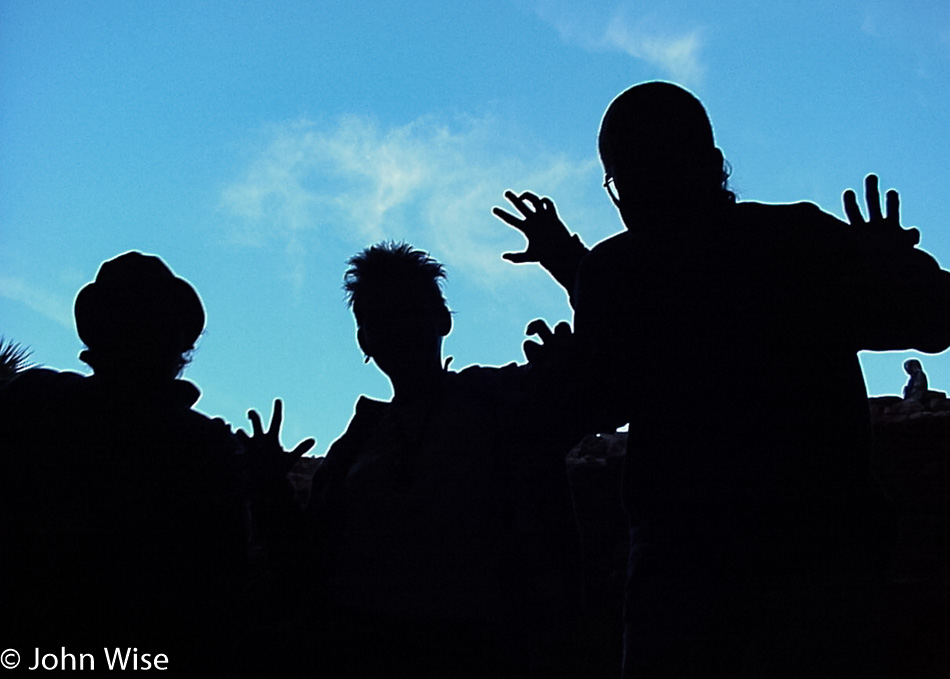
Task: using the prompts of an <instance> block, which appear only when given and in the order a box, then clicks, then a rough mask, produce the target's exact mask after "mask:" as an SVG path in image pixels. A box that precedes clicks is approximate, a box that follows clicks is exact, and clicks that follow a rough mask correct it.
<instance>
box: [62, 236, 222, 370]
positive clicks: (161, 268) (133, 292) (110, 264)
mask: <svg viewBox="0 0 950 679" xmlns="http://www.w3.org/2000/svg"><path fill="white" fill-rule="evenodd" d="M75 316H76V330H77V331H78V332H79V338H80V339H81V340H82V341H83V342H84V343H85V345H86V347H88V350H87V351H84V352H83V353H82V354H81V355H80V358H82V360H84V361H85V362H86V363H88V364H89V365H91V366H92V367H93V369H94V370H95V371H96V374H97V375H99V374H105V375H110V376H121V377H123V378H124V379H128V380H132V381H134V380H137V379H144V380H150V381H154V380H166V379H174V378H175V376H177V375H178V374H180V373H181V371H182V370H183V369H184V367H185V365H187V363H188V354H189V352H190V351H191V350H192V349H194V344H195V341H196V340H197V339H198V336H199V335H200V334H201V331H202V330H203V329H204V323H205V313H204V308H203V307H202V305H201V299H200V298H199V297H198V293H197V292H195V289H194V288H193V287H191V285H190V284H189V283H188V282H187V281H185V280H184V279H182V278H178V277H176V276H175V275H174V274H173V273H172V272H171V270H170V269H169V268H168V267H167V266H166V265H165V263H164V262H163V261H162V260H161V259H159V258H158V257H155V256H153V255H143V254H142V253H141V252H126V253H125V254H122V255H119V256H118V257H116V258H114V259H111V260H109V261H107V262H104V263H103V264H102V266H100V267H99V273H98V274H97V275H96V280H95V281H93V282H92V283H89V284H88V285H87V286H85V287H84V288H83V289H82V290H80V291H79V294H78V295H77V296H76V305H75Z"/></svg>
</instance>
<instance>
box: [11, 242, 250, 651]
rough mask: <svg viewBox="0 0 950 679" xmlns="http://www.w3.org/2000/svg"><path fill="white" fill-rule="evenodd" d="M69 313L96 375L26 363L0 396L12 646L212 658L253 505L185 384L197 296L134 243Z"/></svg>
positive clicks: (224, 438) (231, 614)
mask: <svg viewBox="0 0 950 679" xmlns="http://www.w3.org/2000/svg"><path fill="white" fill-rule="evenodd" d="M75 317H76V327H77V330H78V333H79V337H80V339H82V341H83V342H84V343H85V345H86V348H85V350H83V351H82V353H81V354H80V358H81V359H82V360H83V361H84V362H86V363H88V364H89V365H90V366H92V368H93V375H92V376H83V375H80V374H78V373H72V372H56V371H52V370H47V369H30V370H27V371H25V372H23V373H21V374H20V375H18V376H17V377H16V378H15V379H13V380H12V381H11V382H10V383H9V384H8V385H7V386H6V387H5V388H4V389H3V390H2V391H0V412H2V414H3V422H2V425H0V427H2V440H3V442H4V453H3V456H2V459H0V485H2V488H0V503H2V511H0V516H2V541H3V544H2V547H3V556H2V578H3V583H2V596H3V602H2V606H3V622H4V624H5V626H6V627H8V628H13V629H6V630H4V633H5V636H4V639H5V642H4V643H9V642H11V641H13V640H21V641H22V642H24V643H27V644H32V645H35V646H42V645H44V644H46V645H50V646H51V647H55V648H59V647H61V646H63V647H66V648H67V649H71V648H74V649H75V650H76V651H84V652H85V651H96V652H98V648H99V647H102V646H103V645H105V646H109V647H112V646H123V647H124V646H132V647H137V648H138V649H139V650H140V651H141V652H149V653H153V654H155V653H164V654H166V655H167V656H168V658H169V663H170V664H169V666H178V667H186V666H189V665H191V664H193V663H195V662H199V661H202V660H204V661H207V662H219V661H220V658H217V659H215V658H213V656H214V653H215V651H216V650H220V649H222V648H224V647H226V646H227V644H229V643H231V642H230V637H231V636H232V635H233V633H234V631H235V630H234V628H233V626H232V623H233V621H234V620H237V619H238V618H237V617H236V616H235V613H236V611H237V609H236V608H235V606H236V602H237V601H238V599H239V595H240V594H241V587H242V584H243V582H242V578H243V574H244V566H245V558H246V549H247V527H246V506H245V500H244V497H243V490H242V486H241V483H242V482H241V470H240V466H239V456H238V453H239V450H240V446H239V444H238V442H237V439H236V438H235V437H234V436H233V435H232V433H231V431H230V429H229V427H228V426H227V425H226V424H225V423H224V422H223V421H221V420H212V419H210V418H208V417H206V416H205V415H202V414H201V413H198V412H196V411H195V410H193V409H192V406H193V405H194V403H195V401H197V399H198V397H199V392H198V389H197V388H196V387H195V386H194V385H193V384H191V383H190V382H186V381H184V380H181V379H178V377H179V376H180V374H181V373H182V371H183V369H184V367H185V365H187V363H188V360H189V356H190V352H191V351H192V349H193V348H194V345H195V341H196V340H197V339H198V336H199V335H200V334H201V332H202V329H203V328H204V323H205V313H204V309H203V307H202V304H201V300H200V299H199V297H198V294H197V293H196V292H195V290H194V288H192V286H191V285H190V284H189V283H188V282H187V281H185V280H184V279H182V278H178V277H176V276H175V275H174V274H173V273H172V272H171V270H170V269H169V268H168V267H167V266H166V265H165V263H164V262H163V261H162V260H161V259H159V258H158V257H155V256H151V255H145V254H142V253H139V252H127V253H125V254H122V255H120V256H118V257H116V258H114V259H112V260H109V261H107V262H104V263H103V264H102V266H101V267H100V269H99V273H98V275H97V276H96V279H95V281H93V282H92V283H90V284H88V285H87V286H85V287H84V288H83V289H82V290H81V291H80V292H79V294H78V296H77V297H76V302H75ZM84 645H85V646H84Z"/></svg>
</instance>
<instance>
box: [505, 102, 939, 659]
mask: <svg viewBox="0 0 950 679" xmlns="http://www.w3.org/2000/svg"><path fill="white" fill-rule="evenodd" d="M599 149H600V155H601V160H602V162H603V165H604V169H605V172H606V177H605V179H606V181H605V187H606V188H607V190H608V192H609V193H610V197H611V199H612V201H613V202H614V203H615V205H616V206H617V208H618V210H619V212H620V215H621V217H622V219H623V222H624V225H625V226H626V228H627V231H626V232H625V233H622V234H619V235H617V236H614V237H612V238H610V239H608V240H607V241H605V242H603V243H600V244H599V245H597V246H596V247H595V248H594V249H593V250H592V251H591V252H590V254H589V255H588V256H587V257H586V258H585V259H584V261H583V263H582V265H581V269H580V271H579V273H578V277H577V284H576V290H575V295H574V298H573V302H574V305H575V330H576V333H577V336H578V339H579V340H581V341H582V342H586V343H588V344H589V346H590V349H591V351H592V353H593V357H594V363H595V364H596V365H599V366H600V370H599V383H600V384H601V385H602V386H603V389H602V390H601V393H602V394H604V395H605V396H606V397H607V403H606V404H605V408H607V409H608V410H619V412H621V413H622V417H623V419H625V420H627V421H629V423H630V429H629V438H628V447H627V454H626V457H625V468H624V503H625V509H626V511H627V513H628V515H629V518H630V526H631V555H630V564H629V580H628V588H627V598H626V604H625V619H626V629H625V658H624V673H625V676H626V677H641V676H642V677H658V676H663V677H667V676H670V677H698V676H722V677H740V676H768V677H776V676H793V677H799V676H808V677H817V676H822V677H826V676H833V677H841V676H862V677H866V676H875V675H876V673H880V672H882V671H883V670H884V669H885V668H886V667H885V664H884V663H883V662H882V661H881V660H882V659H881V657H880V655H879V652H880V650H881V648H882V646H883V641H882V639H881V638H880V636H879V630H877V629H875V626H874V623H875V622H879V620H876V619H875V616H877V615H879V613H880V612H879V610H875V605H876V603H877V602H878V601H879V596H878V595H879V594H880V590H879V588H878V589H875V585H879V584H880V577H881V575H882V563H881V561H882V560H883V559H884V558H886V556H887V551H888V549H889V540H890V536H889V532H888V530H889V522H888V518H887V516H888V515H887V511H886V509H885V508H884V507H882V506H881V504H880V503H879V501H878V500H877V497H876V495H875V494H874V492H873V490H872V486H871V482H870V478H869V477H870V473H869V451H870V446H869V438H870V424H869V416H868V406H867V394H866V390H865V387H864V381H863V376H862V374H861V369H860V366H859V363H858V360H857V356H856V353H857V352H858V351H859V350H862V349H868V350H892V349H909V348H915V349H918V350H920V351H925V352H937V351H942V350H943V349H944V348H946V347H947V346H948V344H950V324H948V318H950V317H948V315H947V313H946V310H947V308H948V304H950V276H948V274H947V273H946V272H944V271H941V270H940V268H939V267H938V265H937V264H936V262H935V261H934V260H933V259H932V258H931V257H929V256H928V255H927V254H925V253H924V252H922V251H920V250H918V249H916V248H915V247H914V246H915V245H916V243H917V240H918V234H917V232H916V231H914V230H910V231H905V230H903V229H901V228H900V224H899V219H898V196H897V193H896V192H893V191H891V192H889V193H888V196H887V214H886V216H884V215H882V213H881V208H880V203H879V197H878V190H877V178H876V177H874V176H873V175H872V176H869V177H868V180H867V185H866V190H867V198H868V209H869V219H868V221H867V222H865V220H864V218H863V217H862V215H861V212H860V210H859V208H858V206H857V202H856V199H855V196H854V194H853V192H850V191H849V192H846V194H845V196H844V202H845V211H846V213H847V215H848V218H849V221H850V222H851V224H850V225H848V224H845V223H843V222H841V221H839V220H837V219H835V218H834V217H832V216H831V215H828V214H826V213H824V212H822V211H821V210H819V209H818V208H817V207H816V206H815V205H812V204H808V203H799V204H795V205H765V204H758V203H749V202H736V200H735V196H734V195H733V194H732V192H731V191H729V189H728V186H727V182H726V179H727V176H728V173H727V171H726V169H725V164H724V161H723V156H722V153H721V152H720V150H719V149H718V148H716V146H715V143H714V141H713V134H712V128H711V126H710V123H709V120H708V118H707V116H706V112H705V110H704V109H703V106H702V104H700V102H699V101H698V100H697V99H696V98H695V97H693V96H692V95H691V94H689V93H688V92H686V91H685V90H683V89H681V88H679V87H677V86H675V85H671V84H667V83H646V84H642V85H638V86H636V87H633V88H631V89H629V90H627V91H626V92H624V93H623V94H621V95H620V96H618V97H617V98H616V99H615V100H614V101H613V103H611V105H610V107H609V108H608V109H607V112H606V113H605V115H604V119H603V122H602V125H601V130H600V138H599ZM509 200H512V202H513V204H514V205H515V207H516V208H518V210H519V212H521V214H522V216H523V217H524V220H520V219H518V218H517V217H515V216H513V215H507V218H505V216H504V215H505V214H506V213H503V212H502V211H500V210H499V211H496V214H498V215H499V216H501V217H502V218H503V219H505V221H506V222H507V223H509V224H512V225H514V226H516V227H518V228H519V229H521V230H522V231H523V232H525V233H526V235H528V236H529V238H532V236H536V237H538V238H548V235H546V233H545V229H546V228H547V229H554V230H555V231H557V230H563V225H562V224H561V223H560V221H559V220H558V219H557V216H556V214H555V213H554V208H553V204H552V203H550V201H547V203H544V202H543V200H547V199H543V200H542V199H540V198H538V197H537V196H534V194H522V195H521V196H520V197H517V196H514V194H511V195H510V196H509ZM499 213H501V214H499ZM556 238H557V239H558V240H560V241H562V242H563V241H564V235H563V234H560V235H558V236H556ZM530 249H531V247H530V246H529V251H530ZM548 268H549V269H550V268H551V267H548ZM908 319H910V320H908Z"/></svg>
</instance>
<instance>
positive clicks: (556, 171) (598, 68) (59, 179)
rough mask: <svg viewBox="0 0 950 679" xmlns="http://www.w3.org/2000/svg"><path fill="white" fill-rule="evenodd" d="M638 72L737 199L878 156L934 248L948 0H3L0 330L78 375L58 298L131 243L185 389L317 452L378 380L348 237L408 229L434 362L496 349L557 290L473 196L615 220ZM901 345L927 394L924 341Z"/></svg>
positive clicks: (942, 366)
mask: <svg viewBox="0 0 950 679" xmlns="http://www.w3.org/2000/svg"><path fill="white" fill-rule="evenodd" d="M581 5H583V6H582V7H581ZM654 79H664V80H673V81H676V82H679V83H681V84H683V85H685V86H687V87H689V88H690V89H692V90H693V91H694V92H695V93H696V94H697V95H698V96H699V97H700V98H701V99H702V100H703V102H704V103H705V104H706V106H707V109H708V110H709V113H710V115H711V118H712V120H713V124H714V127H715V133H716V138H717V143H718V144H719V146H720V147H721V148H722V149H723V151H724V153H725V155H726V157H727V158H728V159H729V160H730V162H731V163H732V166H733V185H734V188H735V189H736V190H737V191H738V193H739V194H740V197H741V198H743V199H747V200H760V201H766V202H794V201H799V200H809V201H813V202H815V203H817V204H819V205H821V206H822V207H823V208H824V209H825V210H827V211H829V212H832V213H834V214H837V215H839V216H841V215H842V214H843V213H842V209H841V201H840V195H841V191H842V190H844V189H846V188H849V187H852V188H860V187H861V184H862V181H863V177H864V175H865V174H867V173H868V172H872V171H873V172H877V173H878V174H880V176H881V179H882V183H883V184H884V186H885V188H889V187H894V188H897V189H899V190H900V192H901V198H902V214H903V223H904V224H905V225H907V226H911V225H914V226H917V227H919V228H920V230H921V232H922V242H921V246H922V247H923V248H924V249H926V250H927V251H929V252H930V253H932V254H933V255H934V256H935V257H936V258H937V259H938V261H940V262H941V263H942V264H943V265H944V266H950V229H948V226H950V225H948V216H950V191H948V187H950V168H948V163H947V159H948V158H950V133H948V130H950V94H948V93H950V5H947V4H946V3H937V2H932V1H929V0H927V1H924V0H921V1H914V2H911V1H906V2H857V1H847V0H845V1H842V2H835V3H826V2H802V1H801V0H798V1H796V2H790V1H789V2H786V1H785V0H778V1H776V2H769V3H762V2H754V1H752V0H750V1H748V2H722V1H719V2H703V1H696V0H693V1H690V2H686V1H684V2H652V3H643V2H616V1H607V0H593V1H591V2H585V3H574V2H568V1H563V2H562V1H560V0H540V1H536V2H534V1H530V0H483V1H481V2H478V3H474V2H473V3H445V2H434V1H432V2H422V1H412V0H406V1H404V2H401V3H389V2H372V1H369V2H363V3H352V2H343V1H340V2H338V1H336V0H324V1H322V2H312V3H311V2H290V1H287V2H280V3H274V2H271V1H269V0H261V1H258V0H247V1H243V2H237V1H235V2H197V1H191V2H175V1H174V0H165V1H163V2H145V1H143V2H125V1H123V2H112V1H109V0H97V1H90V2H82V1H80V0H72V1H71V2H51V1H48V0H4V2H2V3H0V333H2V334H3V335H4V336H5V337H7V338H9V339H13V340H16V341H18V342H21V343H23V344H25V345H28V346H29V347H31V348H32V350H33V358H34V360H35V361H37V362H39V363H41V364H44V365H47V366H50V367H55V368H59V369H65V370H78V371H81V372H85V371H86V367H85V366H84V364H82V363H81V362H79V360H78V358H77V356H78V354H79V351H80V350H81V348H82V347H81V344H80V343H79V340H78V338H77V337H76V334H75V328H74V325H73V321H72V312H71V309H72V301H73V299H74V297H75V294H76V292H77V291H78V290H79V289H80V287H82V285H84V284H85V283H86V282H88V281H90V280H92V279H93V278H94V276H95V273H96V271H97V269H98V266H99V264H100V263H101V262H102V261H103V260H106V259H109V258H111V257H113V256H115V255H117V254H119V253H121V252H124V251H126V250H130V249H138V250H142V251H146V252H151V253H155V254H158V255H160V256H162V257H163V258H164V259H165V260H166V261H167V262H168V264H169V265H170V266H171V267H172V268H173V269H174V270H175V272H176V273H177V274H179V275H181V276H183V277H185V278H187V279H188V280H190V281H191V282H192V283H193V284H194V285H195V287H196V288H197V289H198V291H199V293H200V294H201V296H202V298H203V300H204V304H205V307H206V310H207V314H208V326H207V329H206V332H205V334H204V336H203V337H202V339H201V341H200V344H199V349H198V351H197V353H196V355H195V359H194V363H193V364H192V366H191V367H190V368H189V370H188V372H187V377H188V378H189V379H192V380H194V381H195V382H196V383H197V384H198V385H199V386H200V387H201V389H202V391H203V396H202V399H201V400H200V401H199V404H198V408H199V409H200V410H202V411H203V412H206V413H208V414H211V415H215V416H222V417H224V418H225V419H227V420H228V421H230V422H232V423H235V424H237V425H243V424H244V422H245V421H246V420H245V416H244V413H245V412H246V410H247V408H249V407H256V408H259V409H264V410H266V411H267V412H268V413H269V411H270V403H271V401H272V399H273V398H274V397H277V396H280V397H283V398H284V399H285V401H286V404H287V413H286V418H287V421H286V425H285V435H284V440H285V443H288V444H289V443H293V442H296V441H297V440H298V439H300V438H302V437H304V436H315V437H317V438H318V440H319V441H318V444H317V447H316V449H315V450H316V452H318V453H322V452H324V451H325V450H326V447H327V446H328V445H329V443H330V442H331V441H332V440H333V439H334V438H335V437H336V436H338V435H339V434H340V433H341V432H342V431H343V430H344V428H345V426H346V423H347V421H348V420H349V417H350V414H351V412H352V406H353V403H354V402H355V400H356V398H357V397H358V396H359V394H368V395H371V396H375V397H378V398H387V397H388V396H389V387H388V383H387V382H386V380H385V378H384V377H383V376H381V375H380V374H379V372H378V371H377V370H376V368H375V367H374V366H373V365H372V364H370V365H364V364H363V362H362V356H361V354H360V351H359V349H358V348H357V346H356V342H355V329H354V325H353V320H352V317H351V314H350V313H349V311H348V310H347V309H346V308H345V306H344V304H343V296H342V291H341V287H340V285H341V280H342V275H343V272H344V270H345V268H346V260H347V258H348V257H350V256H351V255H352V254H354V253H355V252H357V251H358V250H359V249H361V248H362V247H364V246H365V245H368V244H370V243H372V242H374V241H377V240H380V239H384V238H385V239H390V238H391V239H404V240H407V241H409V242H410V243H412V244H414V245H416V246H417V247H420V248H423V249H426V250H429V251H431V252H432V254H433V255H434V256H435V257H437V258H439V259H440V260H441V261H443V262H444V263H445V265H446V267H447V269H448V271H449V279H448V283H447V286H446V294H447V298H448V300H449V303H450V305H451V307H452V308H453V309H454V310H455V312H456V315H455V329H454V331H453V333H452V334H451V335H450V337H449V338H448V339H447V341H446V345H445V353H446V354H447V355H452V356H454V357H455V360H454V363H453V366H455V367H463V366H465V365H469V364H472V363H482V364H491V365H500V364H504V363H506V362H509V361H514V360H522V354H521V347H520V345H521V341H522V339H523V329H524V326H525V325H526V324H527V322H528V321H530V320H531V319H533V318H536V317H542V318H545V319H547V320H548V321H549V322H551V323H554V322H556V321H558V320H561V319H569V318H570V315H571V312H570V308H569V306H568V304H567V300H566V296H565V295H564V294H563V293H562V292H561V291H560V290H559V288H558V287H557V285H556V284H554V283H553V282H551V281H550V280H548V278H547V275H546V274H545V273H544V272H543V271H542V270H541V269H539V268H537V267H536V266H533V265H526V266H514V265H511V264H507V263H505V262H504V261H502V260H501V259H500V254H501V253H502V252H505V251H507V250H514V249H520V246H521V243H522V239H521V236H520V235H519V234H518V233H517V232H515V231H514V230H511V229H509V228H508V227H506V226H505V225H503V224H501V223H500V222H498V221H497V220H496V219H494V218H493V217H492V216H491V214H490V209H491V207H492V206H494V205H502V204H503V202H504V201H503V199H502V193H503V191H504V190H505V189H508V188H512V189H515V190H523V189H532V190H535V191H537V192H539V193H542V194H546V195H549V196H551V197H552V198H553V199H554V200H555V201H556V202H557V204H558V207H559V210H560V212H561V214H562V216H563V217H564V219H565V221H566V222H567V223H568V224H569V225H570V226H571V227H572V228H573V229H574V230H576V231H577V232H579V233H580V234H581V236H582V237H583V239H584V241H585V242H587V243H588V244H593V243H596V242H597V241H599V240H601V239H603V238H605V237H607V236H609V235H611V234H612V233H615V232H617V231H618V230H620V229H621V228H622V227H621V224H620V222H619V220H618V218H617V216H616V214H615V211H614V209H613V207H612V206H611V204H610V202H609V201H608V199H607V197H606V196H605V195H604V192H603V188H602V187H601V183H602V171H601V169H600V167H599V165H598V163H597V158H596V133H597V128H598V124H599V121H600V117H601V115H602V114H603V111H604V109H605V108H606V106H607V104H608V103H609V102H610V100H611V99H612V98H613V97H614V96H615V95H616V94H618V93H619V92H621V91H622V90H623V89H625V88H626V87H629V86H630V85H633V84H635V83H637V82H641V81H644V80H654ZM908 355H914V354H875V355H869V354H866V355H863V356H862V362H863V364H864V367H865V375H866V378H867V382H868V386H869V391H870V392H871V393H872V394H886V393H899V391H900V389H901V387H902V385H903V383H904V375H903V372H902V370H901V363H902V361H903V360H904V358H906V357H907V356H908ZM923 363H924V367H925V370H926V371H927V372H928V374H929V376H930V381H931V385H932V387H934V388H937V389H950V360H948V359H947V357H946V356H944V355H940V356H935V357H923ZM815 389H816V398H820V391H821V385H815ZM723 393H724V394H728V385H723Z"/></svg>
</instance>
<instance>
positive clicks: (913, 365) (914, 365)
mask: <svg viewBox="0 0 950 679" xmlns="http://www.w3.org/2000/svg"><path fill="white" fill-rule="evenodd" d="M923 369H924V367H923V366H922V365H921V364H920V361H918V360H917V359H916V358H909V359H907V360H906V361H904V372H906V373H907V374H908V375H916V374H917V373H919V372H922V371H923Z"/></svg>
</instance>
